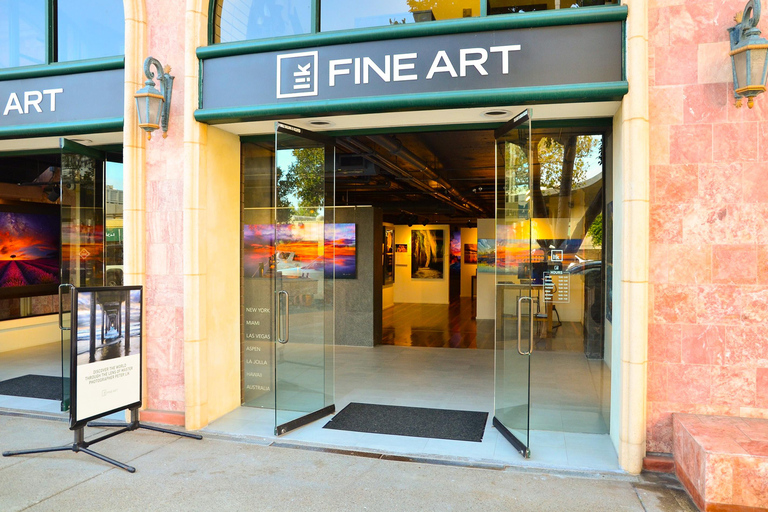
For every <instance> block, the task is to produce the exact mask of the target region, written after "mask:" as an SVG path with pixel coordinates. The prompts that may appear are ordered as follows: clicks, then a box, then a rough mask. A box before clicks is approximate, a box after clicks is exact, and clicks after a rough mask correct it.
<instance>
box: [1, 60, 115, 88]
mask: <svg viewBox="0 0 768 512" xmlns="http://www.w3.org/2000/svg"><path fill="white" fill-rule="evenodd" d="M123 68H125V56H124V55H118V56H117V57H103V58H100V59H88V60H78V61H73V62H56V63H53V64H47V65H46V64H44V65H38V66H24V67H20V68H11V69H0V82H2V81H5V80H19V79H22V78H37V77H44V76H61V75H74V74H76V73H90V72H92V71H109V70H112V69H123Z"/></svg>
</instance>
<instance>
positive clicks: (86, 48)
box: [0, 0, 125, 69]
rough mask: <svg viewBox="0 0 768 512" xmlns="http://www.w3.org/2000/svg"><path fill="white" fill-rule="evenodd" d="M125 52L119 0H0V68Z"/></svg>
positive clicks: (92, 57) (122, 18)
mask: <svg viewBox="0 0 768 512" xmlns="http://www.w3.org/2000/svg"><path fill="white" fill-rule="evenodd" d="M48 20H56V24H55V26H54V27H53V30H51V31H49V30H48V29H47V26H48ZM124 53H125V17H124V15H123V2H122V0H57V1H52V0H3V1H2V2H0V69H4V68H14V67H20V66H32V65H35V64H38V65H39V64H50V63H53V62H67V61H74V60H83V59H95V58H99V57H111V56H115V55H123V54H124Z"/></svg>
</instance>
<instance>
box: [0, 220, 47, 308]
mask: <svg viewBox="0 0 768 512" xmlns="http://www.w3.org/2000/svg"><path fill="white" fill-rule="evenodd" d="M60 230H61V226H60V223H59V218H58V216H56V215H47V214H37V213H19V212H10V211H0V290H2V291H3V292H6V293H3V295H7V292H10V291H12V292H13V293H14V294H17V295H18V296H24V295H25V294H26V293H25V287H33V286H36V287H39V286H40V285H48V287H51V288H52V289H53V290H54V292H55V287H56V286H58V284H59V245H60V239H61V233H60ZM28 290H29V291H30V292H32V291H33V290H32V289H28ZM38 291H41V290H38ZM35 294H36V293H35Z"/></svg>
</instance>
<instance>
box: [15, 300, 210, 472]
mask: <svg viewBox="0 0 768 512" xmlns="http://www.w3.org/2000/svg"><path fill="white" fill-rule="evenodd" d="M62 287H68V288H70V292H71V293H70V295H71V297H72V307H71V318H72V320H71V324H70V327H64V326H63V325H62V312H61V311H60V312H59V327H60V328H61V329H62V330H65V331H70V349H71V350H70V386H71V388H70V396H71V400H72V402H71V407H70V410H69V425H70V426H69V428H70V430H73V431H74V435H75V439H74V442H73V443H72V444H68V445H64V446H58V447H53V448H38V449H32V450H19V451H7V452H3V456H4V457H9V456H12V455H24V454H31V453H45V452H58V451H70V450H71V451H74V452H84V453H87V454H88V455H92V456H93V457H96V458H98V459H101V460H103V461H105V462H109V463H110V464H114V465H115V466H117V467H119V468H122V469H125V470H126V471H129V472H131V473H133V472H134V471H136V469H135V468H134V467H132V466H128V465H126V464H123V463H122V462H118V461H116V460H114V459H111V458H109V457H106V456H104V455H102V454H100V453H96V452H94V451H93V450H91V449H90V448H89V447H90V446H91V445H94V444H96V443H98V442H101V441H104V440H105V439H109V438H111V437H114V436H116V435H118V434H122V433H123V432H128V431H131V430H137V429H139V428H144V429H147V430H154V431H157V432H164V433H167V434H174V435H178V436H183V437H189V438H192V439H202V436H200V435H198V434H191V433H188V432H177V431H174V430H168V429H164V428H159V427H153V426H149V425H142V424H141V423H140V422H139V408H140V407H141V391H142V390H141V380H142V379H141V368H142V350H141V344H142V315H143V300H142V287H141V286H114V287H98V288H75V287H74V286H71V285H62ZM126 409H127V410H130V412H131V421H130V423H89V422H90V421H91V420H95V419H97V418H102V417H104V416H108V415H110V414H113V413H115V412H119V411H123V410H126ZM86 426H90V427H119V430H116V431H114V432H110V433H108V434H105V435H103V436H100V437H97V438H95V439H92V440H89V441H86V440H85V435H84V433H83V429H84V428H85V427H86Z"/></svg>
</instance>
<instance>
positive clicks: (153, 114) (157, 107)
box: [147, 96, 163, 126]
mask: <svg viewBox="0 0 768 512" xmlns="http://www.w3.org/2000/svg"><path fill="white" fill-rule="evenodd" d="M147 106H148V107H149V109H148V111H149V115H148V116H147V119H148V120H149V122H150V123H152V124H154V125H157V126H160V114H161V113H162V111H163V100H162V99H160V98H155V97H151V96H150V97H149V98H147Z"/></svg>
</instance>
